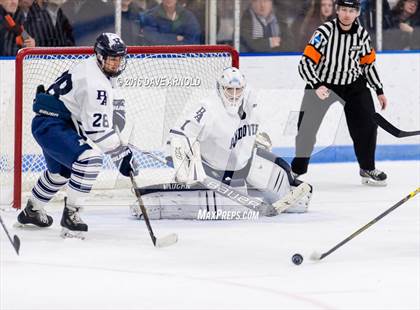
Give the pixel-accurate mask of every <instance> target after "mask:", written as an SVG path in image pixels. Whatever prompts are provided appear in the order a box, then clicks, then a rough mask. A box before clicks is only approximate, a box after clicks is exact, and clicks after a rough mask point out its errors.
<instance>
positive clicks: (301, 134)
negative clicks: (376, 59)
mask: <svg viewBox="0 0 420 310" xmlns="http://www.w3.org/2000/svg"><path fill="white" fill-rule="evenodd" d="M326 87H328V88H329V89H330V90H331V94H330V96H329V97H328V98H327V99H325V100H321V99H319V98H318V96H317V95H316V93H315V90H313V89H310V87H309V86H307V87H306V89H305V95H304V97H303V100H302V105H301V109H300V114H299V120H298V134H297V136H296V151H295V158H294V159H293V161H292V171H293V172H295V173H297V174H304V173H306V172H307V170H308V164H309V160H310V157H311V154H312V151H313V149H314V145H315V142H316V134H317V132H318V129H319V127H320V125H321V122H322V119H323V118H324V116H325V114H326V113H327V111H328V108H329V107H330V106H331V105H332V104H333V103H335V102H336V101H340V102H341V103H342V104H343V105H344V113H345V115H346V120H347V125H348V128H349V132H350V136H351V138H352V140H353V145H354V151H355V153H356V158H357V161H358V162H359V166H360V168H361V169H366V170H372V169H375V149H376V136H377V125H376V124H375V123H374V121H373V117H372V116H373V114H374V113H375V106H374V102H373V99H372V95H371V92H370V90H369V88H368V87H367V81H366V79H365V78H363V77H361V78H359V79H358V80H356V81H355V82H354V83H352V84H349V85H345V86H339V85H326Z"/></svg>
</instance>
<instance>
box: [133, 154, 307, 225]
mask: <svg viewBox="0 0 420 310" xmlns="http://www.w3.org/2000/svg"><path fill="white" fill-rule="evenodd" d="M203 169H204V171H205V174H206V175H209V176H211V177H212V178H214V179H216V180H218V181H220V182H222V183H223V184H225V185H226V188H223V187H222V189H221V190H225V191H226V192H228V191H229V186H230V187H233V188H234V189H235V190H236V191H239V192H242V193H244V194H247V195H249V196H252V197H254V198H257V199H260V200H262V201H265V202H267V203H270V204H273V205H274V206H276V203H279V202H281V203H286V207H285V208H287V209H286V210H285V211H284V212H286V213H303V212H306V210H307V208H308V204H309V201H310V199H311V196H312V189H311V187H310V186H308V188H310V190H309V191H306V192H304V194H303V195H302V193H301V192H300V194H301V196H299V197H298V198H297V201H295V200H293V198H296V197H293V195H291V193H293V191H292V190H293V189H295V188H296V187H297V186H299V185H300V184H301V181H299V180H296V179H294V178H293V176H292V175H291V174H290V166H289V165H288V164H287V162H285V161H284V160H283V159H281V158H280V157H277V156H275V155H274V154H273V153H271V152H268V151H267V150H265V149H262V148H255V149H254V152H253V156H252V158H251V159H250V161H249V163H248V165H247V166H246V167H245V168H243V169H241V170H240V171H218V170H214V169H212V168H210V167H209V166H207V165H206V164H205V163H204V162H203ZM219 190H220V189H219ZM219 190H218V191H219ZM139 191H140V193H141V194H142V199H143V202H144V205H145V207H146V209H147V213H148V215H149V218H150V219H155V220H156V219H201V220H206V219H227V220H234V219H255V218H256V217H258V216H270V215H272V214H262V213H261V212H260V213H257V212H253V211H252V210H250V209H249V208H246V207H245V206H243V205H241V204H239V203H238V202H235V199H234V197H230V198H228V197H226V196H229V195H234V194H233V193H232V194H228V195H226V192H225V193H224V195H222V194H221V193H219V192H218V191H212V190H208V189H207V188H205V187H204V186H203V185H201V184H200V183H198V182H197V183H194V184H185V183H165V184H158V185H153V186H148V187H142V188H139ZM302 196H303V197H302ZM232 198H233V199H232ZM288 202H291V205H287V203H288ZM282 208H284V207H282ZM130 209H131V212H132V215H133V216H136V217H138V218H142V214H141V210H140V209H139V208H138V206H137V204H132V205H131V206H130ZM280 209H281V208H280Z"/></svg>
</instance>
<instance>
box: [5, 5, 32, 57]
mask: <svg viewBox="0 0 420 310" xmlns="http://www.w3.org/2000/svg"><path fill="white" fill-rule="evenodd" d="M24 19H25V16H24V14H23V12H22V11H21V10H19V8H18V0H0V56H15V55H16V54H17V52H18V50H19V49H20V48H22V47H35V44H36V43H35V40H34V38H33V37H32V36H31V35H30V32H29V31H27V30H26V29H25V28H24V26H23V23H24Z"/></svg>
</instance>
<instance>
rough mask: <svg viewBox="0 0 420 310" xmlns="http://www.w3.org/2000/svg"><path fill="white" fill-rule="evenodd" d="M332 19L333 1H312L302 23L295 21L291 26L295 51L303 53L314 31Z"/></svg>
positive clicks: (333, 15)
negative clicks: (295, 38) (294, 35)
mask: <svg viewBox="0 0 420 310" xmlns="http://www.w3.org/2000/svg"><path fill="white" fill-rule="evenodd" d="M334 17H335V14H334V0H312V2H311V6H310V8H309V10H308V13H307V14H306V16H305V17H304V19H303V21H302V20H296V21H295V24H294V26H293V28H294V29H296V32H295V33H296V35H297V41H298V43H297V49H298V50H299V51H303V49H304V48H305V46H306V44H308V42H309V40H310V39H311V36H312V34H313V33H314V32H315V30H316V29H317V28H318V27H319V26H320V25H322V24H323V23H325V22H327V21H329V20H332V19H333V18H334Z"/></svg>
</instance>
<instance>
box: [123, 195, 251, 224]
mask: <svg viewBox="0 0 420 310" xmlns="http://www.w3.org/2000/svg"><path fill="white" fill-rule="evenodd" d="M236 189H237V188H236ZM142 200H143V203H144V206H145V208H146V211H147V214H148V216H149V218H150V219H151V220H152V219H154V220H157V219H189V220H217V219H241V218H245V217H243V216H242V215H243V214H247V213H249V212H250V210H249V209H248V208H245V207H244V206H242V205H240V204H238V203H236V202H233V201H232V200H230V199H228V198H226V197H224V196H221V195H219V194H217V193H216V192H213V191H210V190H185V191H158V192H153V193H149V194H143V195H142ZM130 211H131V213H132V215H133V216H135V217H137V218H139V219H142V214H141V210H140V207H139V206H138V203H137V201H136V202H135V203H133V204H131V205H130ZM229 216H230V217H231V218H229Z"/></svg>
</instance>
